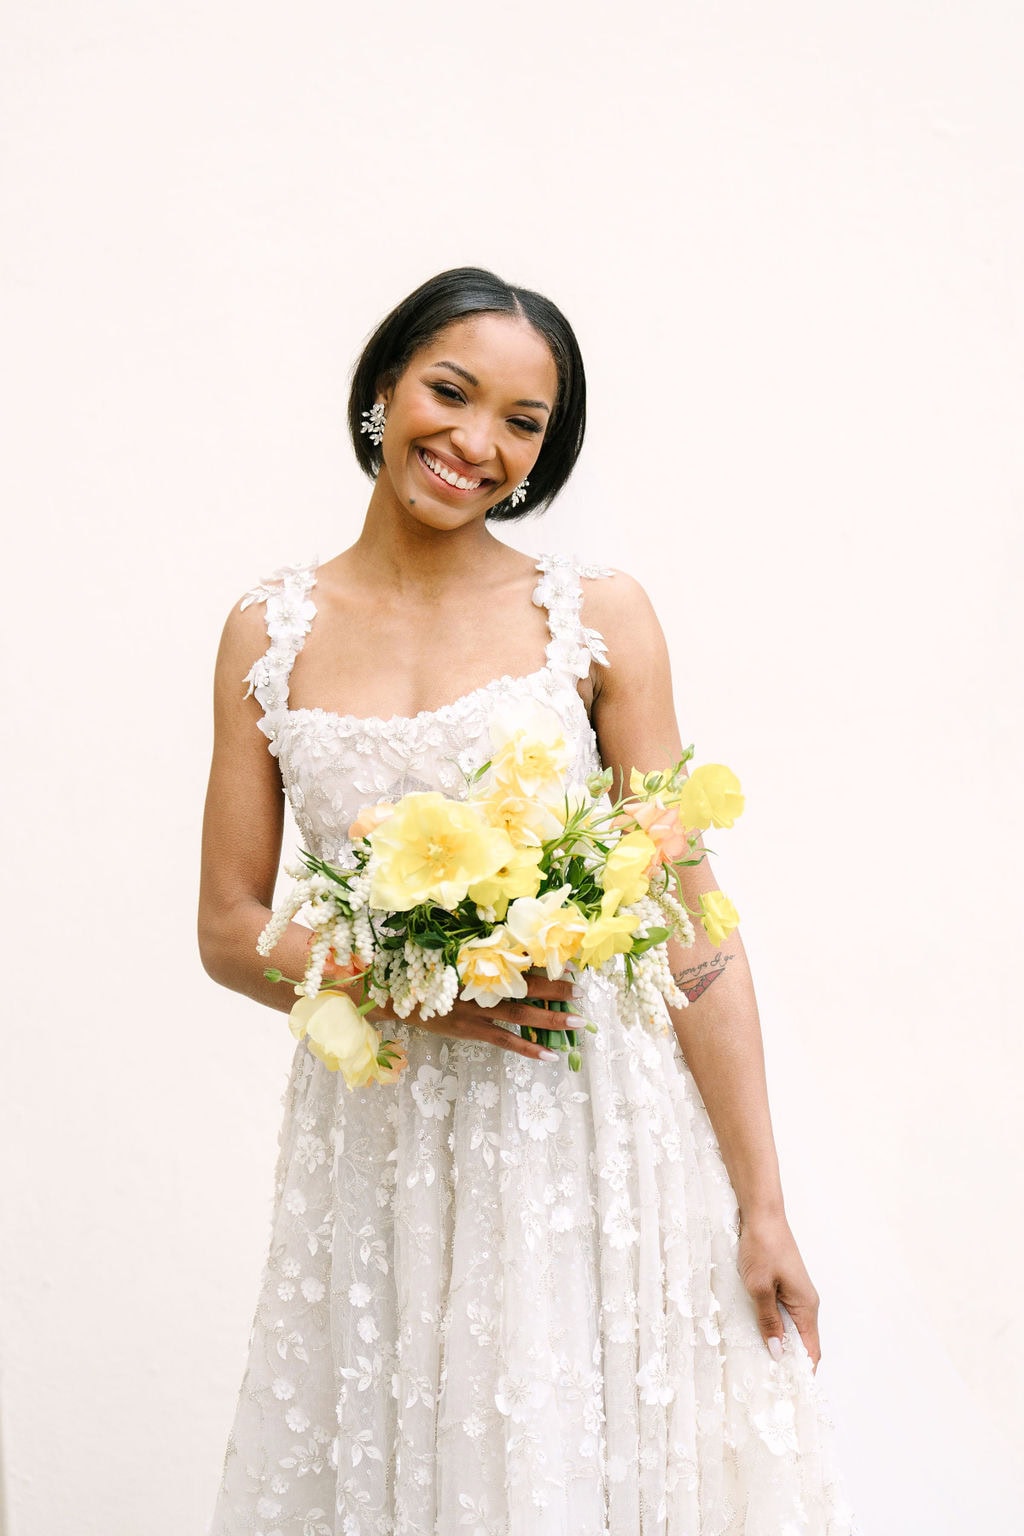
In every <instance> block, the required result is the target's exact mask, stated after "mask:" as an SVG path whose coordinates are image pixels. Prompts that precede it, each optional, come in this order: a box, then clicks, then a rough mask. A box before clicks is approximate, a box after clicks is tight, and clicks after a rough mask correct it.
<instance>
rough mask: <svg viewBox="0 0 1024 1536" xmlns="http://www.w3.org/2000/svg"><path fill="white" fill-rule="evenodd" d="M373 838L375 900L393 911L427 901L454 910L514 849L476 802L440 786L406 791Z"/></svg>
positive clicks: (372, 898)
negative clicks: (448, 793) (444, 791)
mask: <svg viewBox="0 0 1024 1536" xmlns="http://www.w3.org/2000/svg"><path fill="white" fill-rule="evenodd" d="M369 838H370V845H371V847H372V848H373V851H374V854H375V855H376V866H377V867H376V872H375V874H374V878H373V884H372V887H371V890H370V905H371V906H372V907H377V908H379V909H381V910H383V911H388V912H408V911H409V910H410V908H412V907H417V906H419V905H420V903H421V902H425V901H433V902H436V903H437V905H438V906H440V907H445V908H446V909H447V910H448V911H449V912H451V911H454V909H455V908H456V907H457V906H458V904H459V902H460V901H463V900H465V897H466V895H467V894H468V891H469V887H470V886H471V885H474V884H476V882H477V881H479V880H484V879H487V878H488V877H489V876H490V875H493V874H494V873H495V871H496V870H499V869H501V868H502V867H503V866H504V865H506V864H508V863H509V861H510V860H511V859H512V858H513V856H514V853H515V850H514V848H513V846H512V844H511V842H510V841H509V839H508V837H507V836H506V835H505V833H504V832H501V831H499V830H498V829H497V828H496V827H492V826H490V825H489V823H488V822H487V821H486V820H485V819H484V817H483V815H482V814H481V812H480V811H479V810H478V808H477V807H476V806H475V805H470V804H467V803H466V802H465V801H462V800H449V799H448V798H447V797H446V796H444V795H442V794H439V793H438V792H437V791H436V790H428V791H426V792H424V793H417V794H411V795H403V797H402V799H401V800H399V802H398V804H397V805H396V806H395V809H394V811H393V812H392V814H391V815H390V816H389V817H388V819H387V820H386V821H385V822H382V823H381V825H380V826H378V827H375V828H374V830H373V831H372V832H371V833H370V834H369Z"/></svg>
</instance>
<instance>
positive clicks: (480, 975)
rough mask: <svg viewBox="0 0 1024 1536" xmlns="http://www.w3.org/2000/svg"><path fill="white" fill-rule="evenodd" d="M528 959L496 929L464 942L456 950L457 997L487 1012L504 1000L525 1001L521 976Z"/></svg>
mask: <svg viewBox="0 0 1024 1536" xmlns="http://www.w3.org/2000/svg"><path fill="white" fill-rule="evenodd" d="M529 966H530V957H529V955H528V954H526V953H525V951H523V950H522V949H520V948H519V946H518V945H517V944H516V943H515V942H514V940H513V938H512V935H511V934H510V933H509V931H508V929H507V928H505V927H504V926H502V925H500V924H499V926H498V927H497V928H495V930H494V932H493V933H490V934H486V935H484V936H482V937H481V938H479V939H467V941H466V943H465V944H463V946H462V948H461V949H460V950H459V957H458V959H457V960H456V962H455V969H456V970H457V971H458V973H459V976H460V977H461V979H462V993H461V996H462V997H463V998H465V999H466V1001H467V1002H478V1003H481V1004H482V1005H483V1007H485V1008H490V1007H491V1006H492V1005H493V1004H494V1003H498V1002H500V1001H501V999H502V998H504V997H525V996H526V981H525V980H524V978H523V972H524V971H525V970H528V969H529Z"/></svg>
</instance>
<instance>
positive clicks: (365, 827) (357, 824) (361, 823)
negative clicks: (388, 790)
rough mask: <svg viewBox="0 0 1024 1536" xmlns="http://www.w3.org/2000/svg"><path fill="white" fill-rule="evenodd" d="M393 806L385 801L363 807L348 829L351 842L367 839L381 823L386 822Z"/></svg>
mask: <svg viewBox="0 0 1024 1536" xmlns="http://www.w3.org/2000/svg"><path fill="white" fill-rule="evenodd" d="M393 810H394V806H393V805H391V804H390V803H389V802H388V801H387V800H378V801H377V804H376V805H364V806H363V808H362V810H361V811H360V812H359V815H358V816H357V817H356V819H355V821H354V822H353V823H352V825H351V826H350V827H349V829H348V835H349V837H350V838H351V839H352V841H353V842H355V841H356V839H357V838H360V837H369V835H370V833H371V832H372V831H374V829H375V828H376V827H379V826H380V824H381V822H382V821H387V819H388V817H389V816H390V815H391V812H392V811H393Z"/></svg>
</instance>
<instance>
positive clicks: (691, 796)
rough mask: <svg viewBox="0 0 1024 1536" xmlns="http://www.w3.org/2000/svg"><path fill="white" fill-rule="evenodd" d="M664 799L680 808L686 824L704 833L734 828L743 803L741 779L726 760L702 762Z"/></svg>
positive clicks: (691, 828)
mask: <svg viewBox="0 0 1024 1536" xmlns="http://www.w3.org/2000/svg"><path fill="white" fill-rule="evenodd" d="M665 800H666V803H667V804H669V805H674V806H677V807H678V809H679V814H680V816H681V817H682V820H683V825H684V826H687V827H689V828H690V830H691V831H693V830H700V831H701V832H705V831H706V830H707V828H708V827H731V826H732V824H733V822H734V821H735V820H736V817H737V816H739V815H740V814H741V812H742V810H743V804H744V801H743V796H742V794H741V793H740V781H739V779H738V778H737V777H736V775H735V774H734V773H733V771H732V769H731V768H726V766H725V764H724V763H701V765H700V767H699V768H695V769H694V770H693V772H692V773H691V774H690V776H689V778H687V779H684V780H683V782H682V784H681V785H680V787H679V789H678V790H677V791H676V793H675V794H670V795H666V796H665Z"/></svg>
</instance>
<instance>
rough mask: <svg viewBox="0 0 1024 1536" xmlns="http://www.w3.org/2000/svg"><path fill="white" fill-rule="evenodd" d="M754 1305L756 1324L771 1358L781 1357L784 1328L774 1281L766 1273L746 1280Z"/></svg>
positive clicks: (777, 1358) (779, 1358) (778, 1358)
mask: <svg viewBox="0 0 1024 1536" xmlns="http://www.w3.org/2000/svg"><path fill="white" fill-rule="evenodd" d="M747 1290H748V1291H749V1292H750V1295H751V1298H752V1300H753V1303H754V1306H755V1307H756V1308H757V1326H758V1328H759V1329H760V1331H761V1337H762V1339H764V1342H765V1344H766V1345H767V1347H768V1353H769V1354H770V1355H771V1357H772V1359H773V1360H781V1359H782V1341H783V1339H784V1338H785V1334H786V1330H785V1328H784V1327H783V1326H782V1315H781V1313H780V1312H779V1307H778V1301H777V1299H776V1295H777V1290H776V1284H775V1281H774V1280H772V1279H771V1278H770V1277H768V1276H767V1275H765V1276H755V1277H751V1278H750V1279H749V1280H748V1281H747Z"/></svg>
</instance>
